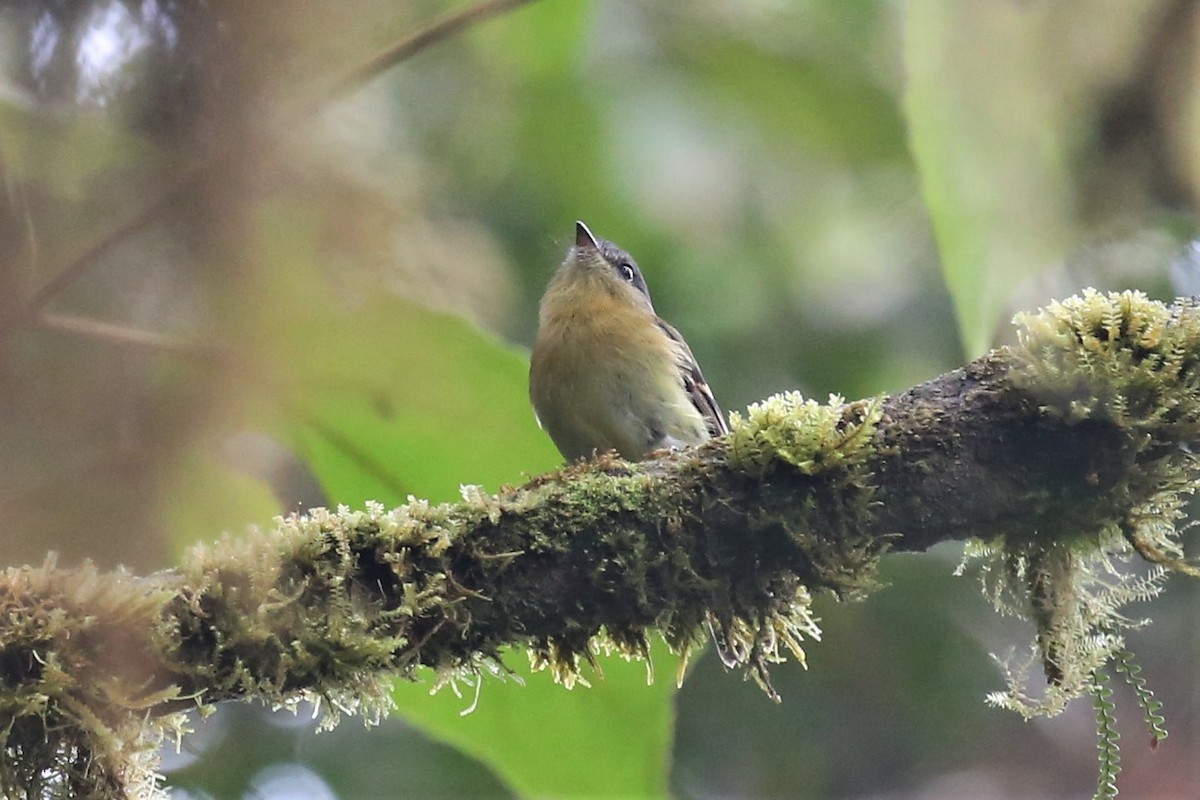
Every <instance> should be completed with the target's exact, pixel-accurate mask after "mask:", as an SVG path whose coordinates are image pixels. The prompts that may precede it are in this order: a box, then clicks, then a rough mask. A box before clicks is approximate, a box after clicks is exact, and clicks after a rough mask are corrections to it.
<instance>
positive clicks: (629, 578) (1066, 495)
mask: <svg viewBox="0 0 1200 800" xmlns="http://www.w3.org/2000/svg"><path fill="white" fill-rule="evenodd" d="M1024 325H1025V328H1024V330H1023V332H1022V337H1021V345H1020V346H1019V347H1016V348H1013V349H1002V350H998V351H994V352H993V353H991V354H989V355H988V356H986V357H984V358H981V359H979V360H978V361H976V362H973V363H972V364H969V365H968V366H966V367H964V368H962V369H959V370H956V371H954V372H952V373H949V374H947V375H943V376H941V377H939V378H936V379H934V380H932V381H930V382H928V383H925V384H922V385H920V386H917V387H915V388H913V389H911V390H909V391H906V392H904V393H901V394H898V395H895V396H892V397H888V398H877V399H871V400H864V401H858V402H853V403H842V402H841V401H840V400H838V399H837V398H833V399H831V402H830V403H829V404H826V405H819V404H816V403H813V402H811V401H804V400H803V399H801V398H799V397H798V396H794V395H793V396H783V397H777V398H773V399H771V400H768V401H765V402H764V403H762V404H758V405H756V406H753V407H751V409H750V410H749V411H748V412H747V414H746V415H745V416H741V415H734V420H733V425H732V428H733V432H732V433H731V434H730V435H729V436H727V437H723V438H721V439H718V440H713V441H712V442H710V443H708V444H706V445H704V446H702V447H699V448H695V449H688V450H683V451H679V452H663V453H659V454H657V455H656V456H655V457H653V458H651V459H650V460H648V461H645V462H642V463H638V464H630V463H626V462H623V461H620V460H618V459H616V458H613V457H611V456H601V457H599V458H597V459H595V460H593V461H591V462H588V463H583V464H579V465H574V466H570V467H567V468H564V469H562V470H560V471H558V472H555V473H552V474H549V475H545V476H542V477H539V478H536V479H534V480H533V481H530V482H529V483H527V484H525V485H523V486H519V487H512V488H506V489H503V490H502V491H500V492H499V493H497V494H495V495H489V494H486V493H484V492H482V491H481V490H478V489H473V488H468V489H467V490H465V491H464V498H463V500H462V501H461V502H459V503H454V504H446V505H440V506H432V505H429V504H426V503H424V502H421V501H416V502H412V503H410V504H408V505H406V506H403V507H401V508H398V509H394V510H385V509H383V508H380V507H374V508H369V509H367V510H365V511H350V510H348V509H340V510H338V511H327V510H316V511H313V512H310V513H309V514H308V515H304V516H299V517H292V518H289V519H287V520H284V521H283V522H282V523H281V524H280V525H279V526H278V529H277V530H274V531H270V532H267V533H265V534H263V535H262V536H259V537H257V538H256V539H254V540H253V541H247V542H233V541H226V542H223V543H220V544H217V545H214V546H211V547H203V548H199V549H197V550H196V551H194V552H193V553H192V554H191V555H190V556H189V558H188V560H187V562H186V563H185V564H184V565H183V566H182V567H180V568H179V569H178V570H174V571H171V572H167V573H162V574H159V575H155V576H150V577H145V578H138V577H135V576H131V575H127V574H121V573H115V574H108V575H101V574H97V573H96V572H95V571H94V570H93V569H91V568H89V567H84V568H82V569H79V570H59V569H57V568H55V566H54V564H53V563H52V562H49V563H48V564H47V565H45V566H43V567H41V568H36V569H35V568H29V567H25V568H19V569H10V570H8V572H7V574H6V575H5V576H3V578H2V579H0V585H2V587H3V588H2V590H0V605H2V606H3V608H0V642H3V644H2V645H0V675H2V676H3V678H4V687H3V690H2V691H0V719H2V720H3V721H4V724H0V736H2V737H3V742H4V755H3V759H2V760H0V788H2V789H3V790H4V791H5V793H6V794H9V795H13V796H32V795H33V792H31V791H30V789H31V787H32V788H33V789H37V788H38V787H39V786H41V787H44V786H45V785H46V781H47V780H48V779H47V777H46V776H48V775H59V776H66V778H65V779H64V780H65V783H64V784H63V785H75V784H78V785H79V786H86V787H90V789H89V791H92V792H93V793H96V792H98V790H97V788H96V787H116V788H115V789H113V790H112V791H113V792H117V791H124V787H128V786H130V785H131V781H136V780H141V779H144V775H145V769H144V767H145V765H144V763H142V762H141V761H139V760H138V758H140V756H137V755H136V754H137V753H138V752H142V751H138V750H137V749H136V748H133V749H131V747H130V742H134V741H139V740H140V741H142V742H143V743H145V742H146V741H148V740H147V737H146V733H145V732H146V726H145V722H144V721H145V720H146V719H151V720H155V719H157V720H158V721H159V722H158V724H159V725H160V726H162V725H167V724H170V723H171V721H172V720H173V718H172V717H170V716H168V715H170V714H171V712H175V711H178V710H180V709H183V708H188V707H191V706H194V705H196V704H208V703H212V702H216V701H219V700H223V699H228V698H234V697H257V698H262V699H265V700H268V701H272V702H283V701H287V700H288V699H292V698H296V697H297V696H301V695H317V696H325V697H329V698H332V699H334V701H335V704H336V705H337V706H349V707H355V706H360V705H362V704H364V703H365V704H366V705H367V706H368V707H369V708H373V709H376V710H378V708H379V707H380V706H381V705H382V704H384V701H383V700H381V699H380V698H381V697H383V696H384V694H383V691H382V683H381V681H382V680H383V679H384V678H385V677H391V676H395V675H396V674H400V675H403V676H406V677H414V676H415V675H416V672H417V669H418V667H422V666H424V667H430V668H432V669H433V670H434V671H435V674H436V676H437V679H438V680H447V679H449V678H451V677H453V676H454V675H455V674H462V673H464V672H479V671H481V670H483V669H485V668H486V667H487V666H488V665H489V662H492V663H494V662H496V661H498V659H499V653H500V651H501V649H502V648H504V647H514V646H515V647H518V648H529V649H531V650H532V651H533V652H534V653H535V656H536V658H538V659H540V660H541V661H542V662H543V663H545V664H546V665H547V666H548V667H550V668H551V669H552V670H553V671H554V672H555V674H556V676H557V677H558V678H559V679H561V680H563V681H565V682H571V681H572V680H573V679H574V678H575V677H576V676H577V674H578V669H579V667H580V662H581V661H589V660H591V659H593V657H594V656H593V652H594V645H595V644H596V643H597V642H598V641H603V642H604V643H605V644H606V645H607V646H609V647H611V648H615V649H617V650H620V651H623V652H626V653H632V654H638V655H644V654H645V653H646V642H647V639H646V637H647V636H648V635H649V634H650V632H651V631H652V630H656V631H658V632H660V633H661V634H662V635H663V636H664V638H666V640H667V641H668V642H669V643H670V644H671V645H672V646H674V647H676V648H678V649H680V650H684V651H687V650H688V649H689V648H691V647H692V646H693V645H694V644H695V643H696V642H697V641H698V640H699V637H698V635H697V632H698V631H699V630H700V629H701V626H702V624H703V623H704V622H705V621H706V620H708V621H710V622H711V623H712V624H714V625H715V626H716V628H717V630H718V632H719V635H721V636H722V637H723V638H725V639H726V640H727V641H728V643H729V645H730V648H731V650H732V651H733V652H734V653H735V654H737V656H738V658H739V660H740V661H741V663H742V664H743V665H744V666H745V668H746V669H747V670H749V671H750V673H751V674H752V675H753V676H754V677H755V678H756V679H758V680H759V682H760V683H761V684H762V685H763V686H764V688H766V689H767V690H768V691H770V684H769V678H768V674H767V668H768V666H769V664H770V663H772V662H774V661H777V660H780V659H781V658H783V655H784V651H785V650H787V649H790V650H792V652H793V653H794V654H795V655H796V656H798V657H803V651H802V640H803V639H804V638H807V637H811V636H813V635H815V634H816V633H817V631H816V627H815V624H814V622H813V620H812V618H811V616H810V615H809V611H808V601H809V598H810V595H811V594H812V593H813V592H819V591H826V592H832V593H834V594H836V595H838V596H843V597H846V596H858V595H862V594H865V593H866V592H868V591H869V590H870V589H871V587H872V585H873V577H874V567H875V564H876V561H877V559H878V558H879V556H880V555H881V554H882V552H883V551H884V550H886V549H888V548H891V549H898V550H924V549H926V548H928V547H929V546H931V545H933V544H935V543H937V542H940V541H945V540H950V539H963V538H967V537H982V538H984V539H986V540H988V541H990V542H993V543H996V546H997V547H1001V548H1003V549H1004V551H1005V553H1006V558H1007V559H1008V562H1009V563H1010V564H1012V563H1018V562H1020V563H1021V564H1022V565H1023V566H1022V567H1021V568H1020V570H1018V572H1019V573H1020V575H1021V577H1022V579H1023V580H1025V581H1026V584H1027V587H1029V591H1030V592H1031V596H1030V600H1031V603H1032V605H1033V606H1034V607H1035V609H1036V611H1037V612H1038V615H1036V616H1037V622H1038V625H1039V634H1042V633H1045V635H1046V637H1048V638H1047V643H1046V644H1045V646H1044V648H1043V649H1044V652H1043V655H1044V656H1046V653H1047V652H1049V651H1050V649H1051V646H1053V648H1054V650H1053V652H1054V655H1053V659H1054V661H1055V662H1056V663H1055V664H1054V666H1055V668H1056V669H1057V670H1058V671H1059V678H1058V680H1059V681H1066V680H1067V678H1066V677H1064V676H1069V675H1070V674H1071V673H1070V670H1069V666H1070V665H1069V664H1066V663H1057V662H1058V661H1063V662H1066V661H1068V660H1069V657H1068V655H1063V654H1064V653H1068V654H1069V653H1070V652H1074V651H1071V650H1070V647H1065V649H1064V645H1063V642H1064V641H1066V640H1067V636H1068V633H1069V634H1070V635H1071V636H1078V637H1082V633H1081V630H1082V629H1080V630H1076V628H1071V627H1070V626H1068V625H1066V624H1065V623H1064V622H1063V620H1064V616H1063V614H1065V613H1066V612H1061V611H1060V612H1059V613H1058V616H1056V613H1055V606H1054V604H1053V603H1051V602H1050V601H1049V600H1048V599H1047V598H1053V597H1056V596H1062V595H1063V594H1064V592H1063V589H1064V586H1063V581H1064V580H1070V579H1071V578H1070V569H1065V568H1064V566H1063V565H1064V564H1067V565H1070V564H1073V563H1074V561H1070V560H1068V561H1064V560H1063V559H1057V560H1056V559H1055V558H1053V557H1052V556H1053V554H1056V553H1059V552H1070V553H1078V552H1080V551H1081V550H1086V549H1087V548H1089V547H1090V548H1093V549H1096V550H1100V549H1103V548H1111V546H1112V544H1113V542H1114V536H1115V537H1116V540H1118V541H1125V542H1128V543H1129V545H1130V546H1131V547H1133V548H1134V549H1136V550H1137V552H1138V553H1140V554H1141V555H1142V556H1144V557H1146V558H1149V559H1151V560H1154V561H1157V562H1159V563H1161V564H1164V565H1167V566H1173V567H1177V568H1180V569H1184V570H1187V569H1189V568H1188V567H1187V566H1186V565H1185V564H1183V562H1182V561H1181V560H1180V559H1179V557H1178V549H1177V547H1176V546H1175V545H1174V543H1173V537H1174V535H1175V527H1174V523H1175V520H1176V519H1177V517H1178V508H1179V499H1178V498H1179V497H1180V495H1181V494H1183V493H1186V492H1188V491H1190V490H1191V487H1192V485H1193V484H1194V482H1195V478H1196V476H1197V473H1198V470H1197V464H1196V459H1195V457H1194V456H1193V455H1192V452H1191V448H1190V445H1192V444H1194V443H1195V442H1196V441H1197V438H1198V437H1200V369H1198V364H1200V310H1198V308H1197V306H1196V304H1195V303H1193V302H1191V301H1186V300H1185V301H1179V302H1178V303H1177V304H1175V305H1174V306H1170V307H1167V306H1163V305H1162V304H1158V303H1153V302H1151V301H1148V300H1146V299H1145V298H1144V297H1143V296H1141V295H1137V294H1130V293H1126V294H1121V295H1108V296H1101V295H1098V294H1095V293H1089V294H1087V295H1085V297H1084V298H1073V299H1072V300H1070V301H1067V302H1065V303H1063V304H1055V305H1054V306H1052V307H1051V308H1050V309H1047V310H1045V311H1043V312H1041V313H1039V314H1037V315H1031V316H1029V317H1027V318H1025V320H1024ZM1048 554H1049V555H1048ZM1072 558H1074V556H1072ZM1050 562H1053V563H1052V564H1051V566H1050V567H1047V568H1046V570H1047V571H1045V572H1042V571H1040V570H1041V569H1042V568H1041V567H1040V566H1039V565H1041V564H1046V563H1050ZM1064 575H1066V576H1067V577H1064ZM1047 576H1050V577H1047ZM1051 578H1052V580H1051ZM1037 587H1042V588H1037ZM1039 593H1041V594H1040V595H1039ZM1070 613H1072V614H1074V613H1075V612H1074V611H1071V612H1070ZM1081 624H1082V623H1081ZM1087 624H1094V623H1092V622H1089V623H1087ZM1077 627H1078V626H1077ZM1043 628H1044V630H1043ZM1064 631H1066V633H1064ZM1055 637H1057V638H1055ZM1040 640H1041V639H1039V641H1040ZM1068 644H1069V642H1068ZM1048 663H1049V662H1048ZM1048 674H1049V670H1048ZM149 741H151V742H152V738H151V739H150V740H149ZM143 751H144V748H143ZM111 796H121V795H120V794H119V793H118V794H112V795H111Z"/></svg>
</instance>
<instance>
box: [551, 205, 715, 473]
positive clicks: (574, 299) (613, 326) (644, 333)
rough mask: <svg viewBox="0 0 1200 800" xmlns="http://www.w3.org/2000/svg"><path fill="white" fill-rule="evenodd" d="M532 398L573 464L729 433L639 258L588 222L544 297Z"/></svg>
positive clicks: (635, 455)
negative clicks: (660, 310) (659, 309)
mask: <svg viewBox="0 0 1200 800" xmlns="http://www.w3.org/2000/svg"><path fill="white" fill-rule="evenodd" d="M529 397H530V400H531V402H532V404H533V408H534V412H535V414H536V415H537V420H538V424H539V425H541V427H542V428H543V429H544V430H545V431H546V432H547V433H548V434H549V435H550V438H551V439H552V440H553V441H554V444H555V445H556V446H557V447H558V450H559V452H560V453H562V455H563V458H565V459H566V460H567V461H568V462H572V461H578V460H580V459H584V458H589V457H591V456H593V455H594V454H597V453H604V452H608V451H610V450H613V451H616V452H617V454H618V455H619V456H620V457H621V458H623V459H625V460H627V461H640V460H642V459H643V458H645V457H646V455H647V454H649V453H651V452H653V451H655V450H661V449H668V448H674V449H678V448H682V447H686V446H689V445H697V444H700V443H702V442H704V441H706V440H707V439H709V438H711V437H713V436H721V435H723V434H726V433H728V432H729V426H728V424H727V423H726V421H725V417H724V415H723V414H722V413H721V407H720V406H719V405H717V401H716V398H715V397H713V393H712V390H711V389H709V386H708V383H707V382H706V381H705V380H704V375H703V373H701V371H700V366H699V365H698V364H697V363H696V357H695V356H694V355H693V354H692V349H691V348H690V347H688V344H687V342H686V341H684V338H683V336H681V335H680V333H679V331H677V330H676V329H675V328H674V327H673V326H672V325H670V324H669V323H667V322H666V321H665V320H663V319H662V318H661V317H659V316H658V314H657V313H656V312H655V310H654V303H653V302H652V301H651V299H650V290H649V289H648V288H647V286H646V280H645V278H644V277H643V276H642V271H641V269H640V268H639V267H638V265H637V262H635V261H634V260H633V258H632V256H630V255H629V253H627V252H625V251H624V250H622V249H621V248H620V247H618V246H617V245H616V244H614V243H612V242H610V241H608V240H607V239H600V238H597V237H596V236H594V235H593V234H592V232H591V231H590V230H589V229H588V226H587V225H585V224H584V223H583V222H576V223H575V245H574V246H573V247H571V248H570V250H569V251H568V252H567V256H566V258H565V259H564V260H563V262H562V264H561V265H560V266H559V267H558V269H557V270H556V271H555V273H554V276H553V277H552V278H551V279H550V283H549V285H548V286H547V288H546V292H545V294H544V295H543V297H542V301H541V304H540V307H539V312H538V334H537V340H536V341H535V343H534V346H533V353H532V356H531V358H530V367H529Z"/></svg>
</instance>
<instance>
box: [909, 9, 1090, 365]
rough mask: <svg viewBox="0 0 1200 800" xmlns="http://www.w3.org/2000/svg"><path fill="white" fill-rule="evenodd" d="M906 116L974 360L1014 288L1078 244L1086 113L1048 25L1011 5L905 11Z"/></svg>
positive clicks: (945, 269)
mask: <svg viewBox="0 0 1200 800" xmlns="http://www.w3.org/2000/svg"><path fill="white" fill-rule="evenodd" d="M906 8H907V12H906V13H907V16H906V21H905V28H904V31H905V48H904V53H905V66H906V68H907V74H908V85H907V93H906V97H905V111H906V113H907V116H908V124H909V131H910V142H911V148H912V152H913V156H914V158H915V160H916V164H917V170H918V174H919V176H920V181H921V189H922V193H923V196H924V199H925V204H926V206H927V208H928V211H929V216H930V219H931V221H932V223H933V229H934V234H935V236H936V238H937V244H938V248H939V250H940V253H941V261H942V271H943V273H944V274H945V277H946V282H947V284H948V285H949V288H950V293H951V295H952V296H953V298H954V302H955V306H956V308H957V311H958V319H959V328H960V333H961V336H962V341H963V347H964V349H965V350H966V353H967V356H968V357H974V356H977V355H979V354H981V353H982V352H983V351H985V350H986V349H987V348H988V346H989V345H990V343H991V340H992V334H993V332H994V330H995V329H996V325H997V323H998V322H999V321H1000V317H1001V315H1002V313H1003V312H1004V310H1005V309H1006V308H1007V305H1008V303H1009V301H1010V300H1011V298H1012V294H1013V291H1014V289H1015V288H1016V287H1017V286H1018V285H1019V284H1020V283H1021V282H1022V281H1024V280H1026V279H1027V278H1028V277H1029V276H1031V275H1033V274H1035V273H1036V272H1038V271H1039V270H1041V269H1043V268H1044V267H1045V266H1047V265H1048V264H1053V263H1056V262H1057V261H1058V259H1060V258H1061V257H1062V255H1063V252H1064V249H1065V244H1064V243H1065V242H1068V241H1070V240H1071V239H1072V238H1074V233H1073V231H1072V227H1073V216H1072V209H1071V199H1072V198H1071V197H1070V196H1069V194H1068V189H1069V187H1070V180H1069V178H1070V176H1069V174H1068V169H1067V164H1066V162H1067V159H1068V157H1069V155H1070V148H1069V146H1068V145H1069V141H1070V139H1071V133H1072V132H1073V130H1074V128H1073V126H1078V124H1079V123H1078V120H1077V119H1076V117H1077V113H1078V112H1077V110H1076V109H1072V108H1071V106H1070V104H1069V103H1067V102H1064V95H1065V94H1067V93H1068V90H1069V89H1071V88H1073V87H1072V86H1071V85H1070V83H1069V80H1068V79H1066V78H1063V77H1061V71H1059V70H1056V69H1055V65H1054V64H1053V63H1050V60H1051V57H1052V55H1053V49H1052V48H1049V47H1046V46H1045V44H1044V41H1045V36H1044V35H1039V33H1040V34H1045V33H1046V31H1045V30H1039V29H1038V27H1037V26H1038V25H1039V24H1041V20H1042V15H1038V14H1028V13H1026V10H1025V9H1022V8H1019V7H1018V6H1015V5H1012V4H1007V3H995V4H987V3H971V4H963V3H959V2H955V0H914V1H913V2H911V3H909V4H908V5H907V6H906Z"/></svg>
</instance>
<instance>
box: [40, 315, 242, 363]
mask: <svg viewBox="0 0 1200 800" xmlns="http://www.w3.org/2000/svg"><path fill="white" fill-rule="evenodd" d="M37 325H38V327H40V328H45V329H46V330H51V331H60V332H62V333H71V334H76V335H79V336H85V337H87V338H89V339H97V340H100V341H104V342H110V343H112V344H118V345H126V346H132V347H138V348H142V349H146V350H157V351H160V352H168V353H172V354H174V355H182V356H187V357H188V358H192V359H196V360H198V361H212V360H215V359H216V358H217V357H218V353H217V352H216V351H215V350H213V349H212V348H210V347H205V346H204V345H200V344H196V343H194V342H189V341H186V340H183V339H177V338H175V337H172V336H168V335H166V334H162V333H155V332H153V331H143V330H138V329H136V328H127V327H125V326H123V325H116V324H113V323H111V322H101V321H100V320H95V319H88V318H87V317H78V316H74V315H70V314H53V313H50V312H42V313H41V314H39V315H38V316H37Z"/></svg>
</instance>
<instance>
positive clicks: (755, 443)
mask: <svg viewBox="0 0 1200 800" xmlns="http://www.w3.org/2000/svg"><path fill="white" fill-rule="evenodd" d="M882 413H883V401H882V398H871V399H869V400H864V401H860V402H857V403H849V404H847V403H846V402H844V401H843V399H842V398H841V397H838V396H837V395H831V396H830V398H829V402H828V403H826V404H820V403H818V402H816V401H815V400H805V399H804V397H803V396H802V395H801V394H800V393H799V392H784V393H783V394H777V395H774V396H772V397H770V398H768V399H767V400H764V401H763V402H761V403H755V404H754V405H752V406H750V408H749V409H747V411H746V416H745V417H743V416H742V415H741V414H739V413H737V412H734V413H732V414H730V429H731V434H730V437H729V463H730V465H731V466H733V467H734V468H736V469H741V470H745V471H747V472H751V473H754V474H757V475H759V476H762V475H765V474H767V473H768V472H769V471H771V470H772V469H774V468H776V467H778V466H779V465H780V464H781V463H782V464H786V465H789V466H791V467H793V468H795V469H797V470H799V471H800V472H801V473H803V474H805V475H819V474H821V473H825V472H829V471H831V470H835V469H846V468H850V467H854V466H856V465H861V464H863V463H864V462H865V461H866V460H867V458H869V457H870V455H871V454H872V449H871V438H872V436H873V435H874V433H875V426H876V424H877V423H878V422H879V419H880V417H881V415H882Z"/></svg>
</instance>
